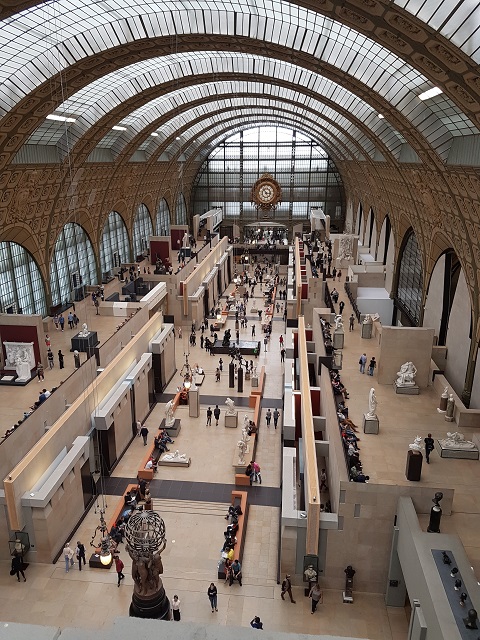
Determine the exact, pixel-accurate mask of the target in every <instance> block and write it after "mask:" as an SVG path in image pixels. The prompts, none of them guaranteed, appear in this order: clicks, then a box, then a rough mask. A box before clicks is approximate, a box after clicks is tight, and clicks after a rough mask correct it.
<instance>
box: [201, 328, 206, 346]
mask: <svg viewBox="0 0 480 640" xmlns="http://www.w3.org/2000/svg"><path fill="white" fill-rule="evenodd" d="M202 329H203V324H202ZM204 342H205V338H204V337H203V333H202V335H201V336H200V349H203V343H204Z"/></svg>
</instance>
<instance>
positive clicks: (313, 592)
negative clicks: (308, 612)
mask: <svg viewBox="0 0 480 640" xmlns="http://www.w3.org/2000/svg"><path fill="white" fill-rule="evenodd" d="M309 597H310V598H311V599H312V615H313V614H314V613H315V611H316V609H317V605H318V603H319V602H322V600H323V594H322V590H321V589H320V585H319V584H318V582H317V584H314V585H313V587H312V588H311V589H310V593H309Z"/></svg>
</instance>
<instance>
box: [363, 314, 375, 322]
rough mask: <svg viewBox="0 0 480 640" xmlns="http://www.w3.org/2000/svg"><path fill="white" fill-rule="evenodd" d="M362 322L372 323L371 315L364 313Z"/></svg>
mask: <svg viewBox="0 0 480 640" xmlns="http://www.w3.org/2000/svg"><path fill="white" fill-rule="evenodd" d="M363 324H373V320H372V316H371V315H370V314H369V313H367V314H365V317H364V319H363Z"/></svg>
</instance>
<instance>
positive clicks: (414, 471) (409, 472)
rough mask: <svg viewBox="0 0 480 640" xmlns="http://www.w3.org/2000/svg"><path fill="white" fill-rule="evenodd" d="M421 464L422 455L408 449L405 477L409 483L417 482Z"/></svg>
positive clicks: (420, 472)
mask: <svg viewBox="0 0 480 640" xmlns="http://www.w3.org/2000/svg"><path fill="white" fill-rule="evenodd" d="M422 463H423V455H422V452H421V451H412V450H411V449H409V451H408V452H407V467H406V469H405V476H406V478H407V480H410V481H411V482H419V481H420V479H421V477H422Z"/></svg>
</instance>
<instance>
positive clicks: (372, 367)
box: [368, 357, 377, 376]
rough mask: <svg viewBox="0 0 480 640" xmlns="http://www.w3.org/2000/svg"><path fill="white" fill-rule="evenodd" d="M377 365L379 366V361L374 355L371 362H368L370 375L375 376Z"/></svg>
mask: <svg viewBox="0 0 480 640" xmlns="http://www.w3.org/2000/svg"><path fill="white" fill-rule="evenodd" d="M376 366H377V363H376V361H375V357H373V358H372V359H371V360H370V362H369V364H368V375H369V376H373V372H374V370H375V367H376Z"/></svg>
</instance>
